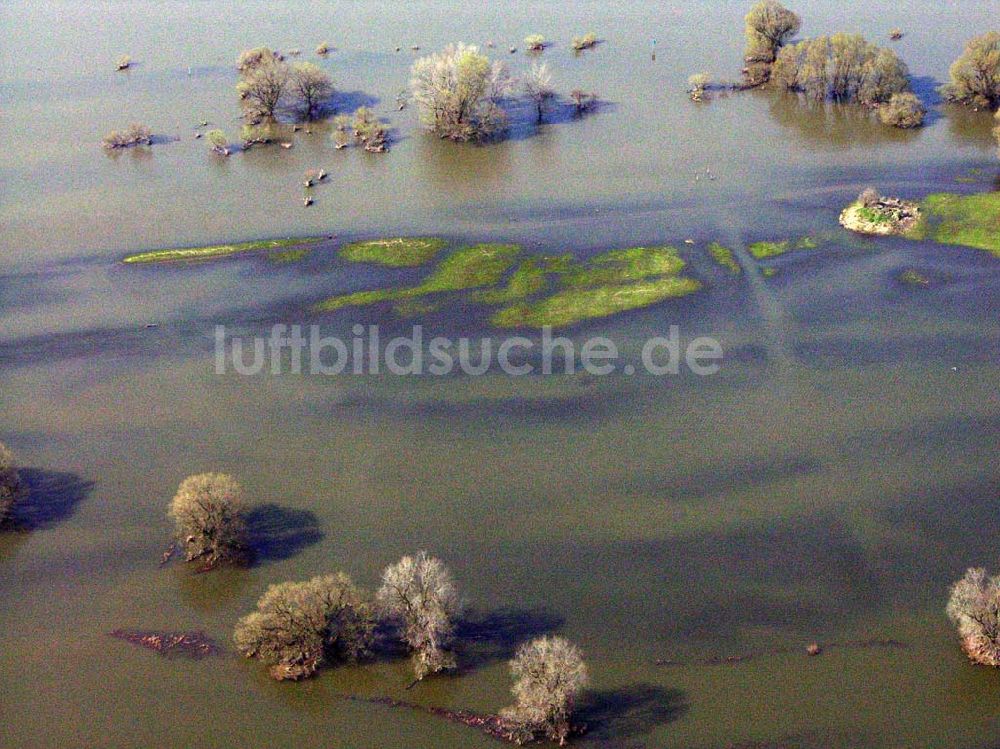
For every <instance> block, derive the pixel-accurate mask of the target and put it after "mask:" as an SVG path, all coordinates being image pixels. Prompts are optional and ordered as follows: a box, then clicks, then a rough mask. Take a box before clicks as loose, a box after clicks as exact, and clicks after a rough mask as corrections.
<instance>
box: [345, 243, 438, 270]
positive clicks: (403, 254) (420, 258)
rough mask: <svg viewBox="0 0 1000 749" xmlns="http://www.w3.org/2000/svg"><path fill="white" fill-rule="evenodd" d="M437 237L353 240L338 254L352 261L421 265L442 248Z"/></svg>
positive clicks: (394, 265) (407, 265)
mask: <svg viewBox="0 0 1000 749" xmlns="http://www.w3.org/2000/svg"><path fill="white" fill-rule="evenodd" d="M446 244H447V243H446V242H445V241H444V240H443V239H438V238H437V237H395V238H392V239H370V240H367V241H364V242H353V243H352V244H348V245H344V246H343V247H341V248H340V256H341V257H342V258H344V259H345V260H350V261H351V262H354V263H377V264H378V265H388V266H391V267H394V268H405V267H412V266H417V265H423V264H424V263H426V262H428V261H430V260H431V259H432V258H433V257H434V256H435V255H437V254H438V253H439V252H440V251H441V250H443V249H444V247H445V245H446Z"/></svg>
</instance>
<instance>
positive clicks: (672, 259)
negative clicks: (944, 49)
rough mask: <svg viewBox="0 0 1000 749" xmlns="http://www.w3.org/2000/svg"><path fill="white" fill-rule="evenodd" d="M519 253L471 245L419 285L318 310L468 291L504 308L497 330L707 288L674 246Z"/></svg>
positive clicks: (406, 309) (415, 305)
mask: <svg viewBox="0 0 1000 749" xmlns="http://www.w3.org/2000/svg"><path fill="white" fill-rule="evenodd" d="M519 254H520V248H519V247H517V246H516V245H505V244H479V245H474V246H472V247H465V248H462V249H460V250H457V251H455V252H454V253H452V254H451V255H449V256H448V257H445V258H444V259H443V260H441V262H440V263H439V264H438V265H437V267H436V268H435V269H434V270H433V271H432V272H431V273H430V275H429V276H427V278H426V279H424V280H423V281H422V282H421V283H420V284H418V285H416V286H410V287H405V288H399V289H374V290H369V291H358V292H354V293H351V294H342V295H339V296H335V297H331V298H330V299H327V300H326V301H323V302H321V303H320V304H319V305H318V306H317V309H319V310H321V311H327V312H329V311H333V310H338V309H343V308H345V307H359V306H365V305H369V304H377V303H380V302H396V303H397V304H396V311H397V313H398V314H400V315H401V316H404V317H409V316H413V315H417V314H420V313H421V312H424V311H433V310H435V309H437V308H438V305H437V304H436V303H433V302H427V301H426V300H425V299H424V297H426V296H427V295H430V294H442V293H446V292H469V293H468V294H467V296H466V297H465V298H467V299H468V300H471V301H473V302H477V303H479V304H484V305H488V306H495V307H500V309H498V310H497V311H496V312H495V313H494V314H493V318H492V321H493V323H494V324H495V325H497V326H499V327H541V326H543V325H553V326H563V325H570V324H572V323H575V322H579V321H581V320H587V319H591V318H596V317H605V316H607V315H611V314H614V313H616V312H623V311H625V310H630V309H637V308H640V307H646V306H649V305H651V304H655V303H656V302H659V301H662V300H664V299H668V298H672V297H679V296H684V295H686V294H690V293H692V292H694V291H697V290H698V289H699V288H701V284H700V283H699V282H698V281H696V280H695V279H692V278H682V277H680V276H679V274H680V272H681V270H683V268H684V266H685V263H684V261H683V260H682V259H681V257H680V255H679V253H678V251H677V250H676V249H675V248H673V247H632V248H629V249H625V250H611V251H609V252H604V253H601V254H599V255H597V256H595V257H593V258H591V259H589V260H587V261H582V262H581V261H577V260H575V259H574V258H573V257H572V256H571V255H559V256H537V257H529V258H525V259H523V260H521V262H520V263H518V264H517V265H516V267H515V263H517V257H518V255H519ZM512 269H513V270H512Z"/></svg>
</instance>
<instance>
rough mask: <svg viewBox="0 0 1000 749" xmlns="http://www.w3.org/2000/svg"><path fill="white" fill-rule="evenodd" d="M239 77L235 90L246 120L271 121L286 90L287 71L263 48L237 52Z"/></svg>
mask: <svg viewBox="0 0 1000 749" xmlns="http://www.w3.org/2000/svg"><path fill="white" fill-rule="evenodd" d="M237 67H238V68H239V71H240V80H239V82H238V83H237V84H236V92H237V93H238V94H239V97H240V106H241V107H242V108H243V114H244V116H245V117H246V119H247V121H248V122H251V123H254V122H260V121H262V120H273V119H275V115H276V114H277V111H278V107H279V106H280V105H281V103H282V100H283V99H284V97H285V94H286V92H287V91H288V85H289V81H290V79H291V71H290V69H289V66H288V65H286V64H285V63H284V62H283V61H282V60H280V59H279V58H278V57H277V56H276V55H275V53H273V52H272V51H271V50H269V49H268V48H266V47H260V48H258V49H253V50H249V51H247V52H244V53H243V54H242V55H240V60H239V64H238V66H237Z"/></svg>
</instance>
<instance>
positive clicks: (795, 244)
mask: <svg viewBox="0 0 1000 749" xmlns="http://www.w3.org/2000/svg"><path fill="white" fill-rule="evenodd" d="M818 246H819V243H818V242H817V241H816V240H815V239H814V238H813V237H800V238H799V239H796V240H791V239H786V240H783V241H781V242H754V243H753V244H751V245H750V246H749V247H747V250H748V251H749V253H750V254H751V255H753V256H754V257H755V258H757V259H758V260H763V259H764V258H769V257H776V256H778V255H784V254H785V253H786V252H790V251H791V250H813V249H816V247H818Z"/></svg>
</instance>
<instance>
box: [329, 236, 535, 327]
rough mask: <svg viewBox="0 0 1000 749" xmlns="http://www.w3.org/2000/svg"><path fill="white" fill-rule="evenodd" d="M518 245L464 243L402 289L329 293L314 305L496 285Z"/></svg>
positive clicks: (337, 305) (350, 304) (344, 304)
mask: <svg viewBox="0 0 1000 749" xmlns="http://www.w3.org/2000/svg"><path fill="white" fill-rule="evenodd" d="M520 252H521V248H520V247H518V246H517V245H511V244H477V245H473V246H472V247H464V248H462V249H460V250H457V251H456V252H454V253H453V254H451V255H449V256H448V257H446V258H445V259H444V260H442V261H441V262H440V263H439V264H438V266H437V268H435V269H434V271H433V272H432V273H431V274H430V275H429V276H428V277H427V278H426V279H425V280H424V281H423V283H421V284H419V285H418V286H411V287H408V288H403V289H375V290H372V291H358V292H354V293H353V294H344V295H340V296H335V297H331V298H330V299H327V300H325V301H323V302H320V303H319V304H318V305H317V306H316V308H317V309H318V310H320V311H324V312H332V311H333V310H338V309H343V308H344V307H361V306H365V305H369V304H376V303H377V302H386V301H398V300H401V299H414V298H417V297H421V296H424V295H425V294H436V293H441V292H446V291H464V290H466V289H475V288H481V287H484V286H495V285H496V284H498V283H499V282H500V280H501V279H502V278H503V275H504V274H505V273H506V272H507V271H508V270H510V268H511V266H513V264H514V262H515V261H516V259H517V255H518V254H519V253H520Z"/></svg>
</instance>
